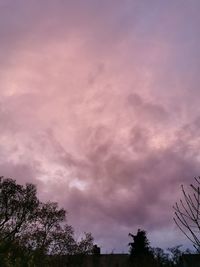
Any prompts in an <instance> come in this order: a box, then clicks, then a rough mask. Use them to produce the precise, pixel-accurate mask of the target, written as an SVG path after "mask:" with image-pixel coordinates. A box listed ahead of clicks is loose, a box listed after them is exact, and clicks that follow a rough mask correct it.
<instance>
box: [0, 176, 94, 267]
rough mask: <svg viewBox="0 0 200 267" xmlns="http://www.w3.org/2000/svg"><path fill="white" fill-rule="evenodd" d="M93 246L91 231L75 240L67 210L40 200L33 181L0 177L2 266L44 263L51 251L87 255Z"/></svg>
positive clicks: (0, 252) (38, 264)
mask: <svg viewBox="0 0 200 267" xmlns="http://www.w3.org/2000/svg"><path fill="white" fill-rule="evenodd" d="M92 248H93V237H92V235H91V234H90V233H85V236H84V237H83V238H82V239H81V240H80V241H76V240H75V238H74V230H73V228H72V226H69V225H68V224H67V223H66V212H65V210H64V209H60V208H59V207H58V204H57V203H54V202H47V203H42V202H40V201H39V200H38V198H37V190H36V187H35V186H34V185H32V184H26V185H25V186H23V185H19V184H17V183H16V181H15V180H13V179H5V178H3V177H0V266H9V267H10V266H15V267H18V266H19V267H21V266H41V265H42V264H45V262H46V263H47V262H48V259H49V255H75V254H82V255H85V254H88V253H91V252H92Z"/></svg>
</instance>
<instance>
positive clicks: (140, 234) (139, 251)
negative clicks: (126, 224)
mask: <svg viewBox="0 0 200 267" xmlns="http://www.w3.org/2000/svg"><path fill="white" fill-rule="evenodd" d="M129 236H130V237H131V238H132V239H133V242H130V243H129V247H130V261H131V264H133V266H155V260H154V255H153V252H152V250H151V248H150V245H149V241H148V239H147V236H146V232H145V231H144V230H140V229H138V231H137V234H136V235H133V234H131V233H129Z"/></svg>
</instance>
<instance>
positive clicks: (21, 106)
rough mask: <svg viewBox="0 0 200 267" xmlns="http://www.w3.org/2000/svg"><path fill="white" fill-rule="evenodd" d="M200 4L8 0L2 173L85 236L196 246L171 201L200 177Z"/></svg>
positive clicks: (1, 11)
mask: <svg viewBox="0 0 200 267" xmlns="http://www.w3.org/2000/svg"><path fill="white" fill-rule="evenodd" d="M199 11H200V1H199V0H168V1H164V0H151V1H149V0H123V1H120V0H84V1H83V0H57V1H53V0H43V1H40V0H28V1H27V0H18V1H14V0H0V126H1V127H0V175H2V176H5V177H11V178H13V179H16V180H17V182H18V183H22V184H25V183H27V182H28V183H34V184H36V185H37V188H38V196H39V198H40V199H41V200H42V201H48V200H50V201H56V202H58V203H59V205H60V207H64V208H65V209H66V210H67V211H68V215H67V218H68V223H70V224H72V225H73V226H74V228H75V230H76V233H77V236H79V235H80V234H81V233H82V232H84V231H86V232H87V231H89V232H92V234H93V236H94V238H95V242H96V243H97V244H98V245H99V246H100V247H101V248H102V250H103V251H104V252H111V251H112V252H125V251H127V249H128V246H127V244H128V243H129V242H130V240H129V237H128V233H129V232H131V233H136V232H137V229H138V228H140V229H145V230H146V231H147V233H148V238H149V239H150V242H151V245H152V246H160V247H163V248H167V247H170V246H175V245H179V244H184V245H185V246H189V243H188V242H187V240H186V239H185V238H184V237H183V235H182V234H181V233H180V232H179V230H178V229H177V227H176V226H175V224H174V222H173V219H172V218H173V209H172V206H173V204H174V203H175V202H176V201H177V200H179V198H180V196H181V190H180V186H181V184H184V185H185V186H186V187H187V185H189V184H190V183H191V182H192V181H193V177H194V176H198V175H200V162H199V161H200V154H199V151H200V137H199V130H200V105H199V99H200V88H199V84H200V75H199V69H200V60H199V59H200V57H199V47H200V27H199V25H200V16H199Z"/></svg>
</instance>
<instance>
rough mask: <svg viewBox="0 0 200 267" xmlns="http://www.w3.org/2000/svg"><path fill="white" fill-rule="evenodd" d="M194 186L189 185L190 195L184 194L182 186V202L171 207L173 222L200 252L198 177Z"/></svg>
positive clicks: (199, 178)
mask: <svg viewBox="0 0 200 267" xmlns="http://www.w3.org/2000/svg"><path fill="white" fill-rule="evenodd" d="M195 181H196V184H191V185H190V188H191V190H192V192H191V193H186V191H185V189H184V187H183V185H182V186H181V188H182V194H183V200H182V199H181V200H180V202H179V203H177V202H176V204H175V205H174V206H173V209H174V211H175V217H174V221H175V223H176V225H177V226H178V228H179V229H180V230H181V232H182V233H183V234H184V235H185V236H186V237H187V238H188V239H189V240H190V241H191V242H192V243H193V246H194V247H195V248H196V250H197V251H198V252H200V187H199V185H200V177H198V178H195Z"/></svg>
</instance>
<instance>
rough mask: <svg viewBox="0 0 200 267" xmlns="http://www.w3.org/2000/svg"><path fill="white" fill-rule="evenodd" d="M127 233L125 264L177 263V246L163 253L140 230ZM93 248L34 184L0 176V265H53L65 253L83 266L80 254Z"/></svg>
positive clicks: (160, 265)
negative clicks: (126, 259) (40, 196)
mask: <svg viewBox="0 0 200 267" xmlns="http://www.w3.org/2000/svg"><path fill="white" fill-rule="evenodd" d="M129 236H130V237H131V238H132V242H130V243H129V247H130V255H129V257H128V262H127V266H134V267H141V266H143V267H145V266H147V267H148V266H149V267H152V266H156V267H175V266H177V267H178V266H180V256H181V254H182V252H181V250H180V247H179V246H177V247H174V248H171V249H168V252H169V253H166V252H165V251H164V250H162V249H161V248H151V247H150V245H149V241H148V239H147V236H146V232H145V231H143V230H138V232H137V233H136V235H133V234H129ZM93 248H94V246H93V237H92V235H91V233H84V235H83V237H82V239H81V240H79V241H77V240H76V239H75V236H74V230H73V227H72V226H70V225H68V224H67V222H66V211H65V210H64V209H62V208H59V207H58V204H57V203H55V202H47V203H43V202H41V201H40V200H39V199H38V198H37V190H36V186H35V185H33V184H26V185H25V186H23V185H19V184H17V183H16V181H15V180H13V179H7V178H3V177H0V266H3V267H37V266H52V262H53V261H55V259H56V260H57V262H58V261H59V260H60V259H61V258H63V257H66V256H67V257H68V258H70V257H73V258H76V259H79V260H80V261H79V263H78V265H76V266H82V265H81V257H83V256H85V255H91V254H93V253H94V250H93ZM187 253H188V251H187ZM97 256H98V255H94V257H97ZM54 266H58V265H54ZM59 266H61V265H59ZM63 266H69V264H68V265H66V264H65V265H63ZM70 266H73V265H70Z"/></svg>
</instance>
